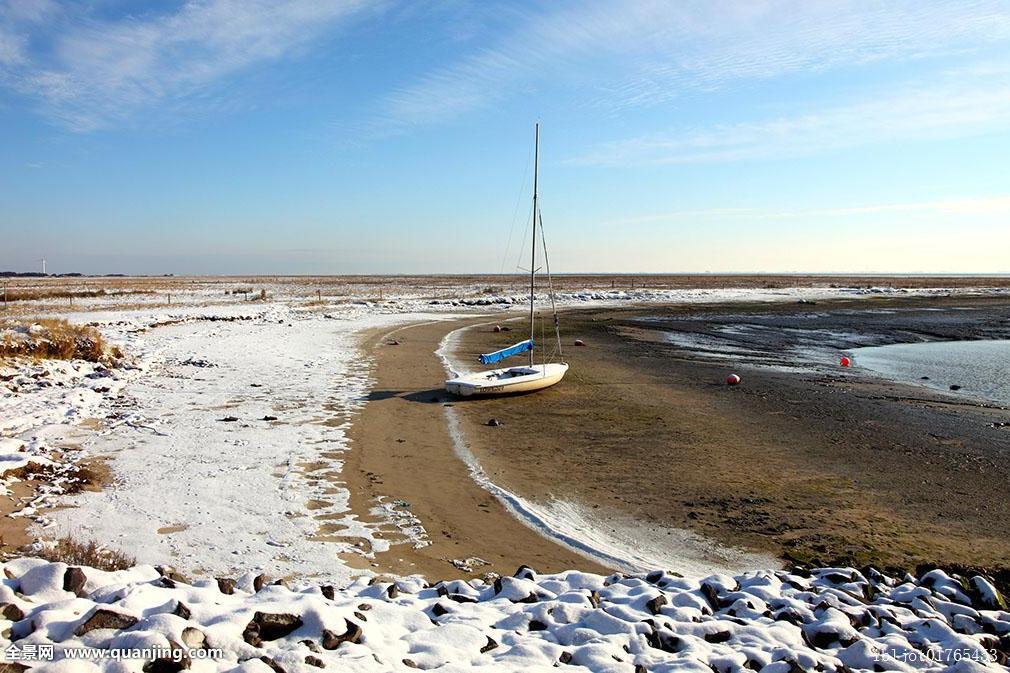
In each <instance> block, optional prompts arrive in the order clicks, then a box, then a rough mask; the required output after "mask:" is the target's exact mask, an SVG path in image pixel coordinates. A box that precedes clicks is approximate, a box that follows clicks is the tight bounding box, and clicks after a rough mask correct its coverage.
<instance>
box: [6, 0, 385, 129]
mask: <svg viewBox="0 0 1010 673" xmlns="http://www.w3.org/2000/svg"><path fill="white" fill-rule="evenodd" d="M374 4H376V3H373V2H369V1H368V0H344V1H341V2H334V1H329V2H323V1H318V0H282V1H276V2H271V1H268V0H190V1H189V2H186V3H185V4H183V5H182V6H181V7H180V8H179V9H178V10H177V11H175V12H172V13H165V14H157V15H143V16H139V17H132V16H128V17H124V18H121V19H118V20H115V21H110V20H95V19H91V18H89V17H87V16H74V17H64V20H63V21H62V23H61V24H60V25H59V26H58V31H56V34H55V35H54V36H53V38H52V41H51V44H50V45H49V47H50V48H49V49H48V51H47V53H46V56H45V58H44V59H43V58H41V57H39V58H36V59H35V60H34V61H33V62H32V63H30V64H27V65H25V66H23V67H21V68H20V69H18V70H16V71H15V74H14V78H13V79H14V81H15V84H16V86H17V87H18V88H20V89H21V90H22V91H23V92H26V93H29V94H31V95H34V96H36V97H38V98H39V99H40V101H41V103H42V105H43V108H44V110H45V111H46V113H47V114H50V115H51V116H53V117H55V118H57V119H58V120H60V121H61V122H62V123H64V124H65V125H67V126H69V127H70V128H73V129H77V130H89V129H93V128H98V127H102V126H106V125H109V124H111V123H114V122H117V121H122V120H126V119H129V118H131V117H132V116H134V115H135V114H136V113H138V112H139V111H142V110H144V109H145V108H147V107H149V106H152V105H154V104H159V103H163V102H170V103H175V102H177V101H179V100H181V99H185V98H186V97H188V96H192V95H194V94H199V93H201V92H204V91H205V90H207V89H208V88H209V87H210V86H211V85H213V84H215V83H217V82H219V81H220V80H222V79H223V78H226V77H227V76H229V75H231V74H234V73H237V72H239V71H242V70H244V69H246V68H248V67H250V66H252V65H253V64H256V63H262V62H267V61H271V60H276V59H279V58H282V57H285V56H287V55H289V54H290V53H292V52H294V51H295V50H297V49H298V48H300V47H302V46H304V45H306V44H307V43H309V42H311V41H312V40H314V39H315V38H317V37H318V36H319V35H320V34H321V33H322V32H323V31H324V30H326V29H328V28H332V27H333V26H334V25H336V24H338V23H340V22H341V21H344V20H347V19H349V18H350V17H352V16H354V15H356V14H357V13H359V12H361V11H362V10H364V9H366V8H368V7H370V6H372V5H374ZM24 20H27V19H24ZM31 20H34V21H37V20H38V18H32V19H31ZM0 44H2V43H0ZM9 79H10V78H9Z"/></svg>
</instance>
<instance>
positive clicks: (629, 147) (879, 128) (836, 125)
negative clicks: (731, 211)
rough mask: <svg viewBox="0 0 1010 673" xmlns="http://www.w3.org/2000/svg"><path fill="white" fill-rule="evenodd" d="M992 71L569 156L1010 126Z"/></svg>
mask: <svg viewBox="0 0 1010 673" xmlns="http://www.w3.org/2000/svg"><path fill="white" fill-rule="evenodd" d="M980 72H986V71H980ZM988 72H989V73H990V74H983V75H982V76H980V77H975V78H973V79H963V78H961V77H958V78H949V79H945V80H944V81H940V82H935V83H932V84H924V83H919V84H917V85H916V86H908V87H906V88H904V89H901V90H898V91H891V92H888V93H885V94H882V95H879V96H876V97H874V98H871V99H869V100H864V101H861V102H856V103H849V104H845V105H839V106H834V107H828V108H824V109H820V110H815V111H812V112H808V113H798V114H794V115H791V116H781V117H777V118H773V119H767V120H762V121H751V122H742V123H736V124H717V125H710V126H703V127H694V128H685V129H680V130H677V131H671V132H666V133H658V134H649V135H642V136H637V137H633V138H629V139H625V140H621V141H617V142H612V143H607V144H604V145H602V146H600V147H598V148H597V149H596V150H594V151H592V152H590V153H589V154H586V155H584V156H582V157H578V158H575V159H572V160H570V163H574V164H579V165H603V166H617V165H620V166H625V165H661V164H687V163H714V162H726V161H741V160H760V159H777V158H784V157H796V156H803V155H809V154H815V153H818V152H823V151H825V150H831V149H837V148H844V147H856V146H861V145H879V144H883V143H887V142H894V141H902V140H936V139H942V138H957V137H969V136H974V135H984V134H986V133H991V132H993V131H999V130H1004V129H1008V128H1010V77H1008V76H1007V74H1006V73H1005V72H1001V71H1000V70H999V69H991V70H989V71H988ZM991 73H995V75H992V74H991Z"/></svg>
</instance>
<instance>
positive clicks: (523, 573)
mask: <svg viewBox="0 0 1010 673" xmlns="http://www.w3.org/2000/svg"><path fill="white" fill-rule="evenodd" d="M512 577H518V578H519V579H521V580H530V581H532V582H535V581H536V579H537V571H536V570H534V569H533V568H531V567H529V566H528V565H521V566H519V567H518V568H516V571H515V572H514V573H512Z"/></svg>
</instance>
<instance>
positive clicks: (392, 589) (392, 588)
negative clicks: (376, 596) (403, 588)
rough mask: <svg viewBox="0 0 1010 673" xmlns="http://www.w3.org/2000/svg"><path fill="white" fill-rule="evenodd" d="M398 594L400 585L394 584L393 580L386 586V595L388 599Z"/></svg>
mask: <svg viewBox="0 0 1010 673" xmlns="http://www.w3.org/2000/svg"><path fill="white" fill-rule="evenodd" d="M399 595H400V587H398V586H396V583H395V582H394V583H393V584H390V585H389V586H388V587H386V596H388V597H389V598H390V599H393V598H396V597H397V596H399Z"/></svg>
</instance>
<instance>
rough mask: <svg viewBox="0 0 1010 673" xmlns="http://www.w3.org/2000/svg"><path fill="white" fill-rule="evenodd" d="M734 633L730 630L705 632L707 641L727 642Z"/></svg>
mask: <svg viewBox="0 0 1010 673" xmlns="http://www.w3.org/2000/svg"><path fill="white" fill-rule="evenodd" d="M732 635H733V634H732V633H730V632H729V631H714V632H712V633H706V634H705V642H706V643H725V642H726V641H727V640H729V639H730V637H731V636H732Z"/></svg>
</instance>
